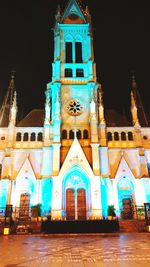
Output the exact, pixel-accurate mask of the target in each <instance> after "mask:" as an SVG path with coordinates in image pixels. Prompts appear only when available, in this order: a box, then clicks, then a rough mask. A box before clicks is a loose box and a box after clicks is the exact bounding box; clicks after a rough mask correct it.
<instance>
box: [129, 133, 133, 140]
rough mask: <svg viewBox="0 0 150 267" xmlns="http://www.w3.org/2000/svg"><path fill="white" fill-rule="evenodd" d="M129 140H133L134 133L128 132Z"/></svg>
mask: <svg viewBox="0 0 150 267" xmlns="http://www.w3.org/2000/svg"><path fill="white" fill-rule="evenodd" d="M128 140H129V141H132V140H133V133H132V132H128Z"/></svg>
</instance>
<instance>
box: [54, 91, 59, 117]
mask: <svg viewBox="0 0 150 267" xmlns="http://www.w3.org/2000/svg"><path fill="white" fill-rule="evenodd" d="M55 120H60V96H59V92H57V95H56V102H55Z"/></svg>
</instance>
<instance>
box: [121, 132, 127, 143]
mask: <svg viewBox="0 0 150 267" xmlns="http://www.w3.org/2000/svg"><path fill="white" fill-rule="evenodd" d="M121 140H122V141H125V140H126V133H125V132H121Z"/></svg>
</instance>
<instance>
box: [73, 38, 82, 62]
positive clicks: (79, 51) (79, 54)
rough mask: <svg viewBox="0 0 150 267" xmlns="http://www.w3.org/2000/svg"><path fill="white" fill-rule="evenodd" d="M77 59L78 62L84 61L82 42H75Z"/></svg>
mask: <svg viewBox="0 0 150 267" xmlns="http://www.w3.org/2000/svg"><path fill="white" fill-rule="evenodd" d="M75 60H76V63H82V43H81V42H75Z"/></svg>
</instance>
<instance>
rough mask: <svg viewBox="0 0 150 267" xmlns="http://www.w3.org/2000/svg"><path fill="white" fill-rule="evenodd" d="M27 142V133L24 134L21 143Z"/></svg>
mask: <svg viewBox="0 0 150 267" xmlns="http://www.w3.org/2000/svg"><path fill="white" fill-rule="evenodd" d="M28 140H29V134H28V133H24V135H23V141H28Z"/></svg>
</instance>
